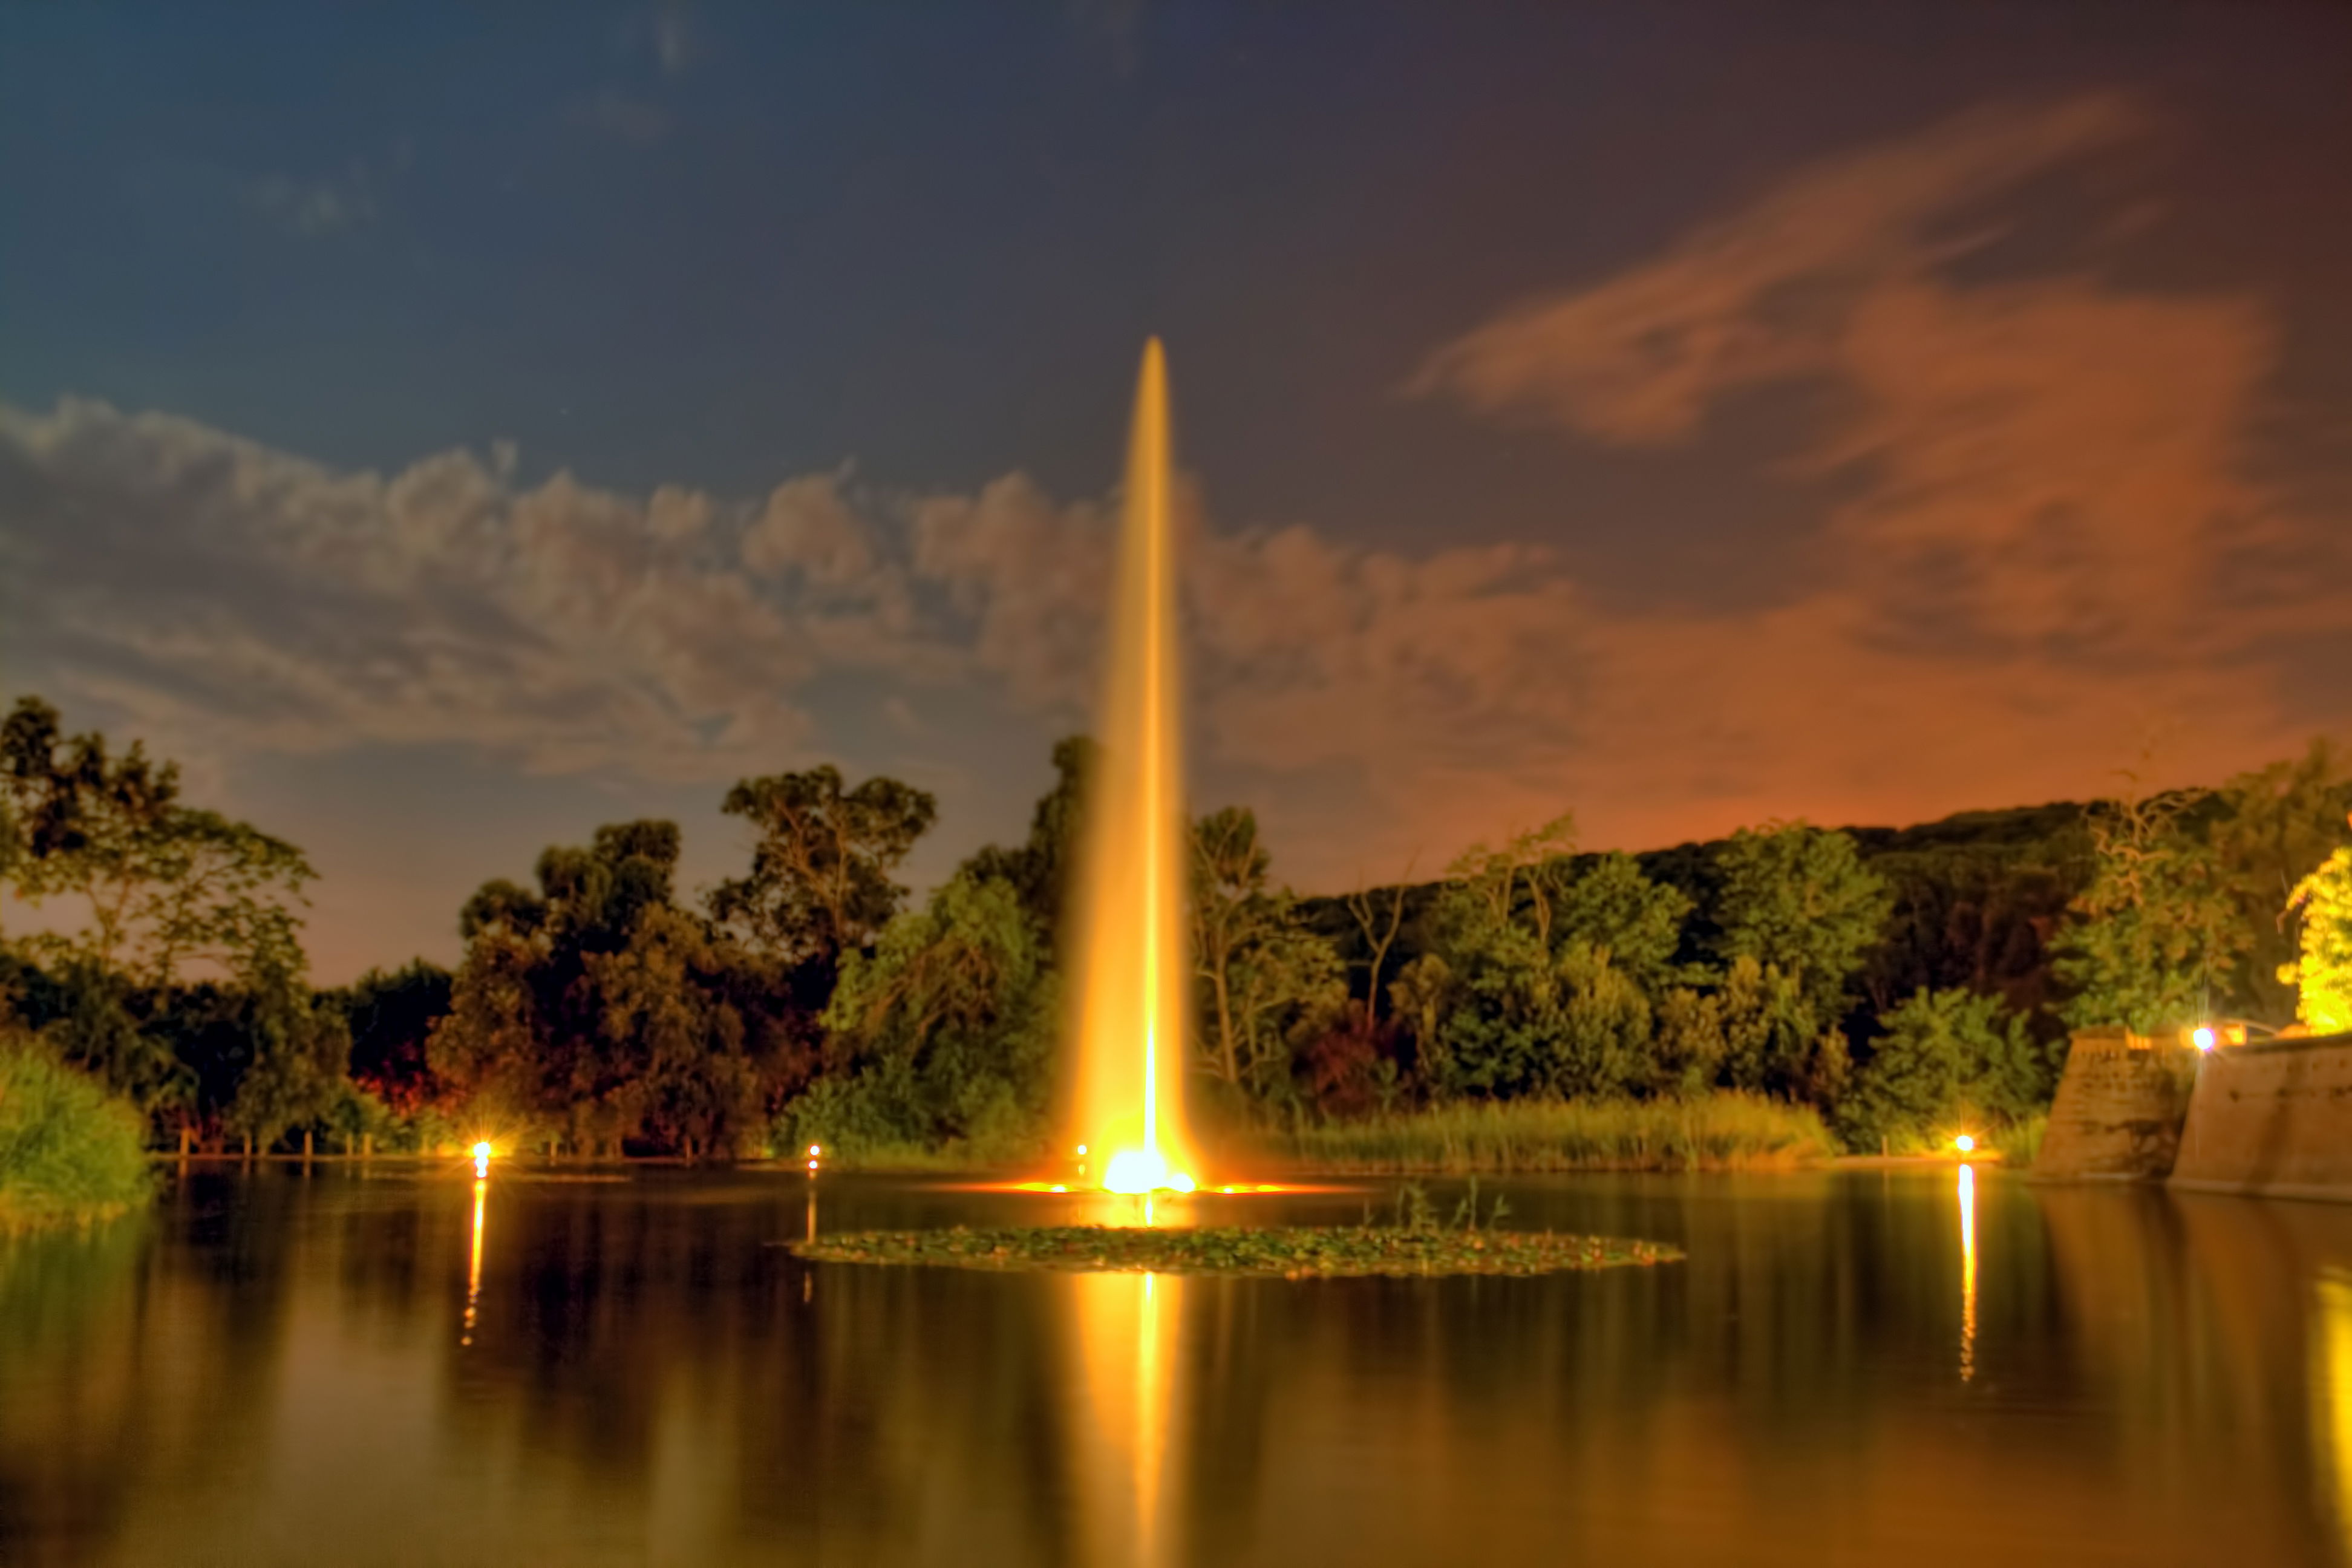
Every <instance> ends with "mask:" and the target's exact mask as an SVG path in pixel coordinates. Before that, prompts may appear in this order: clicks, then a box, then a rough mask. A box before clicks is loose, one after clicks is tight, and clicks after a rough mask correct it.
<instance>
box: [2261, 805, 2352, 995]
mask: <svg viewBox="0 0 2352 1568" xmlns="http://www.w3.org/2000/svg"><path fill="white" fill-rule="evenodd" d="M2287 902H2288V907H2289V908H2290V909H2292V910H2294V911H2295V912H2296V913H2298V914H2299V915H2301V917H2302V921H2303V931H2302V953H2301V956H2300V957H2298V958H2297V959H2296V960H2295V961H2294V963H2288V964H2283V965H2281V966H2280V971H2279V979H2280V980H2281V981H2282V982H2284V983H2285V984H2290V985H2294V986H2295V987H2297V989H2298V1001H2297V1005H2296V1009H2295V1017H2296V1019H2297V1020H2298V1021H2299V1022H2301V1023H2302V1024H2303V1025H2304V1026H2305V1027H2307V1028H2309V1029H2310V1030H2311V1031H2312V1033H2314V1034H2317V1035H2340V1034H2346V1033H2352V849H2338V850H2336V852H2335V853H2334V854H2332V855H2330V856H2329V857H2328V858H2327V859H2326V863H2325V864H2323V865H2322V866H2321V867H2320V868H2319V869H2317V870H2316V871H2314V872H2312V873H2311V875H2309V876H2308V877H2305V879H2303V880H2302V881H2300V882H2298V883H2296V884H2295V887H2294V892H2293V894H2292V895H2291V896H2290V898H2289V899H2288V900H2287Z"/></svg>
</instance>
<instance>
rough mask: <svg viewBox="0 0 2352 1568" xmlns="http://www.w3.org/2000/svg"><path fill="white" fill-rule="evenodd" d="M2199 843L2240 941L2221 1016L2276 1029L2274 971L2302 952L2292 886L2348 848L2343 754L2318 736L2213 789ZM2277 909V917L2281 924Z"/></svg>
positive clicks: (2287, 984)
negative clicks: (2226, 897)
mask: <svg viewBox="0 0 2352 1568" xmlns="http://www.w3.org/2000/svg"><path fill="white" fill-rule="evenodd" d="M2217 804H2218V805H2220V807H2221V811H2220V813H2219V815H2218V816H2216V817H2215V819H2214V820H2213V822H2212V823H2211V825H2210V826H2209V827H2208V828H2207V829H2206V834H2207V839H2208V842H2209V843H2210V847H2211V850H2212V853H2213V856H2214V858H2215V859H2216V861H2217V862H2218V863H2219V865H2220V868H2221V875H2222V877H2223V879H2224V880H2225V884H2226V886H2227V888H2228V889H2229V891H2230V894H2231V897H2232V898H2233V899H2235V900H2236V901H2237V905H2238V908H2239V910H2240V913H2241V916H2242V919H2243V921H2244V922H2245V927H2246V931H2247V934H2248V936H2249V938H2250V942H2249V945H2248V947H2247V949H2246V952H2245V955H2244V957H2243V959H2242V961H2241V962H2240V963H2239V966H2238V968H2237V970H2236V971H2235V973H2234V974H2233V975H2232V977H2231V980H2232V983H2231V994H2230V998H2229V1004H2230V1005H2229V1007H2228V1012H2229V1013H2230V1014H2231V1015H2232V1016H2245V1017H2250V1018H2255V1019H2261V1020H2264V1021H2267V1022H2271V1023H2274V1024H2278V1023H2284V1022H2285V1021H2286V1020H2287V1019H2289V1018H2291V1017H2294V1016H2297V1006H2298V999H2297V996H2296V991H2295V983H2294V981H2292V980H2290V979H2288V978H2286V976H2285V975H2284V973H2283V971H2284V969H2285V968H2286V966H2287V965H2288V964H2290V963H2294V962H2296V960H2297V958H2298V956H2299V952H2300V950H2301V948H2302V945H2303V943H2302V939H2301V933H2300V931H2299V927H2300V926H2301V924H2302V921H2304V920H2305V918H2306V916H2307V906H2306V905H2305V904H2304V903H2302V902H2301V901H2299V900H2297V898H2296V897H2295V889H2296V888H2297V887H2298V886H2299V885H2300V884H2301V882H2302V880H2303V879H2304V878H2305V876H2306V875H2307V874H2308V873H2309V872H2310V871H2311V870H2312V868H2314V867H2315V866H2318V865H2320V864H2321V863H2322V862H2324V861H2326V859H2327V858H2328V857H2329V856H2330V855H2332V854H2334V853H2335V852H2336V850H2337V849H2340V848H2345V847H2352V831H2347V821H2346V815H2345V814H2346V813H2347V812H2352V754H2347V752H2346V751H2345V750H2344V749H2343V748H2341V747H2339V746H2336V745H2334V744H2332V743H2330V742H2328V741H2327V740H2326V739H2325V738H2320V739H2315V740H2314V741H2313V742H2311V744H2310V745H2309V746H2308V747H2307V748H2305V752H2304V753H2303V755H2301V756H2300V757H2294V758H2289V759H2286V760H2284V761H2282V762H2276V763H2270V764H2269V765H2268V766H2266V767H2261V768H2256V769H2254V770H2252V772H2249V773H2240V774H2239V775H2237V776H2236V777H2235V778H2232V779H2231V780H2230V781H2229V782H2228V783H2227V784H2224V785H2223V786H2222V787H2221V794H2220V798H2219V801H2218V803H2217ZM2282 910H2284V918H2282Z"/></svg>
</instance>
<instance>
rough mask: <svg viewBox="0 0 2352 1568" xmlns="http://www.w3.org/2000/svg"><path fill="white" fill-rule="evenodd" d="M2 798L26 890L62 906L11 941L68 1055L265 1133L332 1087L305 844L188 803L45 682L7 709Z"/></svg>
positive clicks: (163, 1099)
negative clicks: (65, 713)
mask: <svg viewBox="0 0 2352 1568" xmlns="http://www.w3.org/2000/svg"><path fill="white" fill-rule="evenodd" d="M0 796H5V800H6V802H7V806H8V810H7V812H6V819H7V822H8V824H9V826H10V828H11V834H10V846H9V850H8V854H7V863H8V866H9V868H10V872H11V880H12V882H13V884H14V886H15V889H16V893H17V895H18V896H19V897H20V898H22V899H24V900H26V901H27V902H29V903H33V904H36V905H42V906H45V907H49V908H50V909H51V912H52V914H53V916H62V917H63V918H62V919H55V920H53V922H52V924H51V925H50V927H49V928H48V929H47V930H43V931H36V932H33V933H31V934H29V935H27V936H26V937H24V938H22V939H20V941H19V942H18V943H17V946H18V948H19V950H20V951H21V952H24V953H25V954H26V955H27V956H28V957H29V958H31V959H32V960H33V961H35V962H36V963H38V964H40V965H42V966H44V967H45V968H46V970H47V978H48V979H49V980H50V981H51V982H52V984H53V988H54V989H53V994H52V995H51V996H50V997H49V998H48V1005H47V1009H46V1011H47V1014H48V1017H49V1023H48V1031H47V1032H48V1034H49V1037H50V1038H51V1039H52V1040H53V1041H54V1042H55V1043H56V1045H57V1046H58V1048H59V1049H61V1050H62V1051H63V1052H64V1053H65V1054H66V1056H67V1058H68V1059H69V1060H70V1061H72V1062H73V1063H75V1064H77V1065H79V1066H81V1067H83V1068H87V1069H89V1071H91V1072H94V1073H96V1074H97V1075H98V1076H99V1077H100V1079H102V1080H103V1081H104V1082H105V1083H107V1084H108V1085H109V1086H110V1087H111V1088H113V1089H117V1090H119V1091H121V1092H122V1093H125V1094H128V1095H130V1096H131V1097H132V1099H133V1100H135V1101H136V1102H137V1103H138V1104H139V1106H140V1107H141V1108H142V1110H146V1111H148V1112H151V1113H170V1114H173V1115H174V1116H176V1117H177V1118H178V1119H179V1120H181V1121H183V1123H184V1124H187V1123H194V1122H211V1121H215V1120H217V1121H221V1122H223V1123H224V1124H226V1125H228V1126H230V1127H233V1128H234V1129H236V1131H247V1132H252V1133H254V1134H255V1135H256V1136H257V1138H261V1139H262V1140H263V1141H267V1139H268V1138H269V1137H274V1136H275V1135H276V1133H277V1132H278V1131H281V1130H282V1129H283V1128H285V1127H286V1126H288V1125H290V1124H292V1123H293V1122H297V1121H309V1120H312V1119H313V1118H315V1116H316V1115H317V1114H318V1113H319V1112H320V1111H321V1110H323V1108H324V1107H325V1105H327V1104H328V1103H330V1102H331V1099H332V1097H333V1093H334V1089H335V1086H336V1085H337V1084H338V1083H339V1082H340V1081H341V1076H342V1071H343V1063H342V1046H343V1037H342V1035H341V1030H340V1026H339V1024H338V1022H337V1021H336V1020H334V1019H332V1018H329V1017H326V1016H320V1014H319V1013H318V1012H317V1011H316V1009H314V1008H313V1006H312V1005H311V1001H310V994H309V991H308V987H307V985H306V984H305V982H304V980H303V971H304V966H305V965H304V958H303V953H302V948H301V942H300V936H301V920H300V917H299V913H298V910H299V906H300V905H301V904H302V902H303V901H304V900H303V899H302V891H301V890H302V888H303V886H304V884H305V883H307V882H308V881H309V880H310V878H311V875H312V873H311V870H310V866H309V864H308V862H307V861H305V860H304V859H303V858H302V855H301V852H300V851H299V850H298V849H296V848H295V847H293V846H291V845H289V844H287V843H285V842H284V841H282V840H280V839H277V838H273V837H269V836H268V835H267V834H264V833H261V832H259V831H257V829H255V828H253V827H251V826H247V825H246V824H244V823H241V822H233V821H231V820H229V819H228V818H226V817H225V816H221V815H220V814H219V813H217V812H212V811H205V810H200V809H197V808H195V807H193V806H189V805H185V804H184V803H183V802H182V801H181V799H180V780H179V771H178V769H177V768H176V767H174V766H173V764H171V763H153V762H151V761H150V760H149V759H148V757H147V755H146V753H145V752H144V751H143V750H142V748H140V747H139V746H137V745H133V746H131V748H130V750H129V751H128V752H124V753H123V754H122V755H121V756H119V757H116V756H111V755H110V754H109V752H108V748H107V744H106V742H105V740H104V738H103V737H101V736H99V735H96V734H83V735H77V736H74V737H73V738H71V739H70V740H68V739H67V738H66V737H65V736H64V734H63V731H62V730H61V728H60V726H59V722H58V713H57V710H55V709H53V708H51V707H49V706H48V705H47V703H44V702H41V701H39V700H37V699H34V698H24V699H20V700H18V702H17V703H16V708H15V710H13V711H12V712H11V713H10V714H9V715H8V717H7V719H6V721H5V722H0ZM191 973H194V974H196V975H198V976H201V977H202V978H201V980H200V981H199V983H198V984H194V985H193V986H192V985H191V984H189V979H188V977H189V976H190V974H191ZM230 1069H233V1070H230ZM224 1079H227V1081H226V1082H224V1081H223V1080H224Z"/></svg>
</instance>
